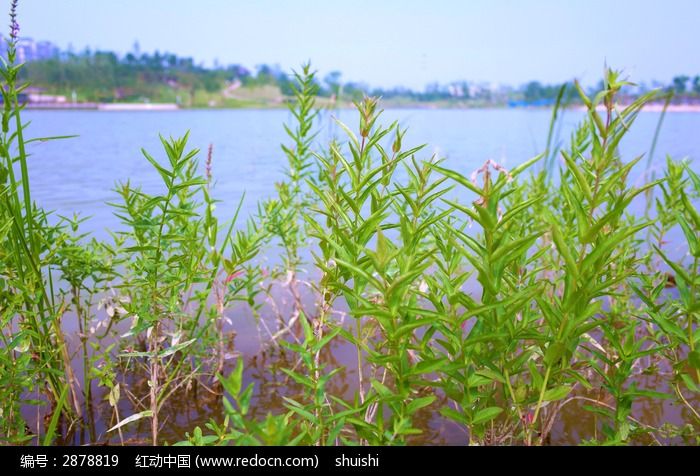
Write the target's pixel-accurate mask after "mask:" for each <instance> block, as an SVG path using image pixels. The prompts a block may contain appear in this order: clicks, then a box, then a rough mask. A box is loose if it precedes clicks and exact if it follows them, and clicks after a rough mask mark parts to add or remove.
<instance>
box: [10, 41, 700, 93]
mask: <svg viewBox="0 0 700 476" xmlns="http://www.w3.org/2000/svg"><path fill="white" fill-rule="evenodd" d="M22 74H23V76H24V77H23V78H22V79H24V80H28V81H29V82H30V83H31V84H32V85H33V86H38V87H41V88H44V89H45V90H46V91H47V92H49V93H55V94H66V95H68V94H71V93H72V92H76V94H77V95H78V96H79V98H80V100H81V101H99V102H113V101H143V100H150V101H154V102H161V101H166V102H179V103H181V104H184V105H191V104H193V103H194V97H195V95H197V93H198V92H204V93H209V94H218V93H220V92H221V91H223V90H224V89H226V88H230V87H232V85H234V86H233V87H238V86H241V87H256V86H266V85H271V86H276V87H278V88H279V90H280V92H281V94H282V95H284V96H291V95H292V94H293V90H292V80H291V78H290V75H289V74H288V72H286V71H283V70H282V69H281V68H280V67H279V66H271V65H266V64H262V65H259V66H257V67H256V69H255V71H251V70H249V69H248V68H246V67H244V66H241V65H238V64H233V65H228V66H220V65H218V64H216V65H215V66H214V67H205V66H203V65H202V64H198V63H196V62H195V61H194V59H193V58H187V57H179V56H177V55H175V54H172V53H160V52H158V51H156V52H155V53H150V54H149V53H141V52H140V51H139V48H138V46H135V48H134V50H133V51H132V52H130V53H127V54H126V55H123V56H119V55H117V54H116V53H114V52H110V51H92V50H90V49H85V50H84V51H82V52H80V53H74V52H60V53H59V54H57V55H56V56H54V57H53V58H50V59H43V60H41V61H33V62H29V63H28V64H27V65H26V67H25V68H23V69H22ZM317 85H318V89H319V94H320V95H321V96H325V97H329V98H332V97H336V98H337V97H340V98H342V99H344V100H359V99H361V98H362V97H363V96H364V95H368V94H369V95H373V96H381V97H383V98H385V99H395V100H405V101H413V102H435V101H464V102H467V101H468V102H476V103H490V104H497V103H501V104H504V103H507V102H514V101H517V102H518V103H520V104H546V103H549V102H553V101H554V100H555V98H556V97H557V94H558V92H559V89H560V87H561V86H560V85H551V84H543V83H540V82H538V81H532V82H529V83H527V84H525V85H523V86H522V87H520V88H509V87H503V86H500V87H494V86H489V85H480V84H475V83H468V82H465V81H461V82H453V83H450V84H443V85H441V84H437V83H434V84H430V85H428V86H427V87H426V88H425V90H424V91H415V90H412V89H408V88H402V87H397V88H390V89H382V88H370V87H369V86H367V85H366V84H363V83H358V82H346V83H344V82H343V80H342V74H341V73H340V72H338V71H333V72H331V73H329V74H328V75H326V76H325V77H323V79H322V80H317ZM599 87H600V86H599ZM664 87H665V88H666V89H667V90H669V91H673V92H674V93H675V94H676V96H677V97H679V98H681V99H682V98H691V97H700V76H695V77H693V78H691V77H690V76H685V75H682V76H677V77H675V78H673V81H672V83H671V84H670V85H667V86H664ZM632 95H633V93H632Z"/></svg>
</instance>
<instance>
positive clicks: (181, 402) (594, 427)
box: [25, 308, 700, 445]
mask: <svg viewBox="0 0 700 476" xmlns="http://www.w3.org/2000/svg"><path fill="white" fill-rule="evenodd" d="M241 311H242V312H240V313H238V315H237V316H236V318H237V319H238V320H239V322H241V321H246V320H248V321H251V322H253V326H251V327H247V328H248V329H249V330H251V329H254V328H255V329H257V328H258V326H257V325H255V319H254V318H253V316H252V315H251V314H250V313H248V315H246V312H245V311H244V309H243V308H242V309H241ZM234 327H236V326H235V325H234ZM243 328H246V326H243ZM73 337H75V336H73ZM229 337H230V338H229V348H228V352H229V353H231V354H234V352H235V351H236V350H240V349H236V348H235V347H236V344H237V342H244V341H248V344H249V345H248V346H247V347H248V348H251V349H252V348H255V350H253V351H252V352H248V353H246V354H245V355H243V358H244V359H245V372H244V386H246V385H248V384H250V383H253V384H254V385H255V394H254V398H253V401H252V404H251V409H250V417H251V418H255V419H262V418H264V417H265V416H266V415H267V414H268V413H273V414H279V413H283V412H286V411H287V409H286V408H285V405H284V403H285V401H284V397H289V398H292V399H295V400H297V401H300V400H301V401H303V394H304V389H303V387H302V386H301V385H300V384H298V383H297V382H295V381H294V380H293V379H292V378H290V377H289V375H287V374H286V373H285V372H283V371H282V369H292V370H299V369H300V366H301V362H300V360H299V357H298V356H297V355H296V354H295V353H293V352H290V351H288V350H286V349H285V348H283V347H280V346H277V345H272V344H271V342H270V341H269V339H268V338H266V337H265V336H264V335H262V334H260V333H257V331H256V333H255V334H254V335H253V334H249V335H246V336H241V335H239V336H237V337H236V336H235V332H233V331H232V330H229ZM289 339H290V340H291V337H290V338H289ZM251 341H256V344H255V345H250V344H251ZM71 343H72V344H71V345H72V347H73V348H74V349H73V350H75V351H77V350H78V348H77V346H76V344H78V341H77V339H75V338H74V339H72V341H71ZM74 355H75V358H74V365H75V371H76V374H77V375H82V367H81V362H82V359H81V357H79V355H78V352H76V353H75V354H74ZM234 360H235V359H232V360H229V361H228V365H227V368H226V369H225V370H224V374H228V372H230V371H232V369H233V364H234ZM321 360H322V362H323V363H325V364H326V366H327V368H328V369H336V368H340V369H341V371H340V372H338V373H337V374H336V375H335V376H334V377H333V378H332V379H331V380H330V381H329V382H328V384H327V391H328V393H329V394H331V395H334V396H338V397H340V398H343V399H345V400H346V401H351V400H352V399H353V397H354V395H355V393H356V391H357V389H358V375H357V367H356V362H357V354H356V349H355V347H354V346H353V345H351V344H349V343H347V342H346V341H342V340H340V339H338V338H336V339H335V340H334V341H332V342H331V343H330V345H328V346H327V347H326V348H324V349H323V352H322V354H321ZM124 363H125V362H124V361H122V362H121V365H124ZM122 370H124V371H123V372H122V373H121V375H120V380H122V379H123V380H122V385H121V388H122V390H121V393H122V398H121V400H120V405H119V413H120V418H121V419H124V418H125V417H127V416H129V415H132V414H135V413H138V412H140V411H142V410H144V409H145V408H147V405H148V402H147V396H148V392H149V386H148V373H147V369H146V368H145V366H138V365H136V366H134V365H132V366H131V367H130V368H129V369H128V371H125V370H126V369H125V368H124V367H122ZM364 372H365V374H366V375H367V374H368V373H369V368H365V370H364ZM634 381H635V382H636V383H637V385H638V386H639V387H640V388H644V389H651V390H655V391H663V392H668V393H672V390H670V389H669V385H668V380H667V376H666V375H663V374H656V375H639V376H637V377H636V378H635V380H634ZM93 395H94V401H93V408H94V413H95V430H94V434H93V435H90V434H89V432H88V431H87V429H86V428H85V425H74V426H71V427H70V428H66V425H64V426H63V434H62V436H61V438H60V439H59V440H58V441H57V444H69V445H75V444H77V445H82V444H96V445H118V444H121V443H124V444H129V445H148V444H150V442H151V440H150V420H149V419H142V420H140V421H137V422H134V423H131V424H129V425H127V426H126V427H124V428H123V432H122V435H121V437H120V435H119V434H118V432H116V431H114V432H111V433H108V432H107V429H108V428H110V427H112V426H114V425H115V424H116V423H117V419H116V415H115V413H114V411H113V409H112V407H111V406H110V405H109V403H108V401H107V391H106V390H105V389H103V388H99V387H97V385H96V384H94V385H93ZM222 397H223V395H222V389H221V387H220V385H218V383H217V382H216V381H215V380H214V379H213V378H204V379H202V380H201V381H197V380H196V379H193V380H191V381H189V382H188V383H187V384H186V385H183V386H182V387H181V388H180V389H179V390H177V391H176V392H175V393H174V394H173V395H172V396H170V397H169V398H168V399H167V400H166V401H165V402H164V403H163V405H162V407H161V411H160V413H159V416H160V422H161V425H162V426H161V430H160V435H159V438H160V440H161V441H163V442H168V443H169V444H173V443H175V442H178V441H182V440H184V439H186V433H190V434H191V433H192V430H193V429H194V428H195V427H197V426H199V427H202V428H203V429H204V428H205V425H206V424H207V423H208V422H209V421H210V420H214V421H215V422H217V423H222V422H223V420H224V417H225V411H224V407H223V404H222ZM576 398H577V399H574V400H572V401H571V402H569V403H567V404H566V405H565V406H564V407H563V408H561V410H560V411H559V414H558V417H557V420H556V423H555V424H554V426H553V428H552V432H551V435H550V437H549V439H548V441H547V442H546V443H548V444H553V445H575V444H579V443H581V442H584V441H586V440H589V439H593V438H596V437H602V436H601V435H602V433H601V432H602V425H603V423H602V422H601V419H600V417H596V415H595V413H593V412H591V411H588V410H586V409H585V408H584V407H585V406H586V405H592V406H595V405H593V404H592V403H591V402H592V401H593V400H599V401H600V402H602V405H608V406H610V408H612V405H613V404H614V402H613V401H612V400H610V398H609V397H606V396H605V392H603V391H601V390H600V387H598V388H594V389H592V390H591V391H580V392H579V393H578V394H577V395H576ZM579 398H580V399H579ZM689 402H690V404H691V405H694V406H695V407H696V408H700V395H696V396H695V398H694V399H691V400H689ZM446 404H447V401H446V399H445V398H444V396H442V395H440V394H438V399H437V400H436V401H435V402H434V403H433V404H432V405H431V406H430V407H427V408H425V409H423V410H421V411H420V412H419V413H417V414H416V417H415V421H414V424H415V426H416V427H417V428H419V429H421V430H422V434H420V435H416V436H412V437H411V438H410V439H409V440H408V441H409V444H413V445H465V444H467V442H468V435H467V433H466V431H465V430H464V429H463V428H461V427H460V426H459V425H457V424H455V423H454V422H451V421H449V420H446V419H445V418H443V417H442V416H441V415H440V408H441V407H442V406H444V405H446ZM30 408H34V407H29V408H28V410H29V409H30ZM25 417H26V418H27V421H29V422H32V421H34V422H35V421H36V418H37V415H31V414H25ZM633 417H634V418H635V419H636V420H637V421H638V422H639V424H641V425H649V426H651V427H654V428H659V427H661V426H662V425H663V424H664V423H671V424H673V425H678V426H682V425H683V424H684V423H686V422H689V421H692V418H693V417H692V415H691V414H690V410H689V409H688V408H687V407H685V406H679V405H678V404H676V403H674V401H673V399H669V400H659V399H649V398H639V399H638V400H636V402H635V404H634V407H633ZM39 418H41V416H39ZM44 418H45V417H44ZM64 423H65V422H64ZM34 425H35V424H34ZM30 426H32V425H31V424H30ZM205 432H206V431H205ZM122 438H123V439H122ZM507 442H508V441H505V443H507ZM633 443H637V444H652V443H662V444H682V443H684V441H683V440H682V438H680V437H677V436H674V437H668V438H664V437H663V436H659V433H658V432H657V433H655V436H651V435H642V436H640V437H638V438H636V439H635V440H634V441H633Z"/></svg>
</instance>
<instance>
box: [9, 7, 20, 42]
mask: <svg viewBox="0 0 700 476" xmlns="http://www.w3.org/2000/svg"><path fill="white" fill-rule="evenodd" d="M18 3H19V0H12V4H11V5H10V38H12V39H13V40H15V41H16V40H17V38H19V23H17V4H18Z"/></svg>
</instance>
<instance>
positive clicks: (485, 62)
mask: <svg viewBox="0 0 700 476" xmlns="http://www.w3.org/2000/svg"><path fill="white" fill-rule="evenodd" d="M4 3H5V4H6V5H9V0H4ZM698 18H700V1H698V0H663V1H661V0H659V1H655V0H636V1H633V0H614V1H613V0H431V1H426V0H342V1H341V0H189V1H185V0H20V25H21V27H22V35H24V36H30V37H33V38H35V39H47V40H51V41H53V42H55V43H57V44H58V45H59V46H61V47H64V48H65V47H67V46H68V45H69V44H72V45H73V46H74V48H75V49H76V50H81V49H83V48H84V47H85V46H90V47H92V48H101V49H110V50H114V51H118V52H121V53H124V52H126V51H129V50H130V49H131V48H132V45H133V44H134V41H135V40H138V41H139V43H140V45H141V50H142V51H154V50H156V49H158V50H160V51H171V52H174V53H177V54H179V55H184V56H192V57H194V58H195V59H196V60H198V61H202V62H204V63H205V64H212V63H213V61H214V60H215V59H217V60H218V61H219V62H220V63H222V64H228V63H239V64H243V65H245V66H247V67H250V68H252V67H254V66H255V65H257V64H260V63H268V64H279V65H280V66H281V67H282V68H284V69H289V68H292V67H296V66H297V65H298V64H299V63H301V62H303V61H306V60H311V61H312V63H313V64H314V66H315V68H316V69H318V70H319V71H320V73H321V74H325V73H327V72H329V71H331V70H340V71H342V72H343V79H344V80H346V81H348V80H353V81H364V82H366V83H369V84H370V85H372V86H382V87H387V86H394V85H404V86H408V87H412V88H417V89H422V88H423V87H424V86H425V85H426V84H428V83H430V82H433V81H439V82H448V81H452V80H462V79H466V80H477V81H489V82H499V83H508V84H514V85H518V84H522V83H524V82H526V81H528V80H531V79H537V80H541V81H544V82H557V81H563V80H568V79H571V78H573V77H576V78H579V79H582V80H583V81H584V82H585V83H590V84H592V83H595V82H597V80H598V78H599V76H600V74H601V72H602V68H603V65H604V63H605V61H607V63H608V64H609V65H611V66H614V67H616V68H623V69H624V70H625V71H626V72H627V73H628V74H629V75H630V76H631V78H632V79H634V80H637V81H649V80H651V79H659V80H662V81H668V80H670V78H671V77H672V76H674V75H676V74H679V73H686V74H690V75H695V74H700V54H699V53H698V46H699V45H700V28H698V27H697V21H698Z"/></svg>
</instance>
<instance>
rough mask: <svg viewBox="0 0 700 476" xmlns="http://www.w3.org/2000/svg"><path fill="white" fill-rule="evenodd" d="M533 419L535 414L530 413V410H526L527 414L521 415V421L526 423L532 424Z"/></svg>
mask: <svg viewBox="0 0 700 476" xmlns="http://www.w3.org/2000/svg"><path fill="white" fill-rule="evenodd" d="M534 420H535V416H534V415H533V414H532V412H527V414H526V415H524V416H523V423H525V424H526V425H532V422H533V421H534Z"/></svg>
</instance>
